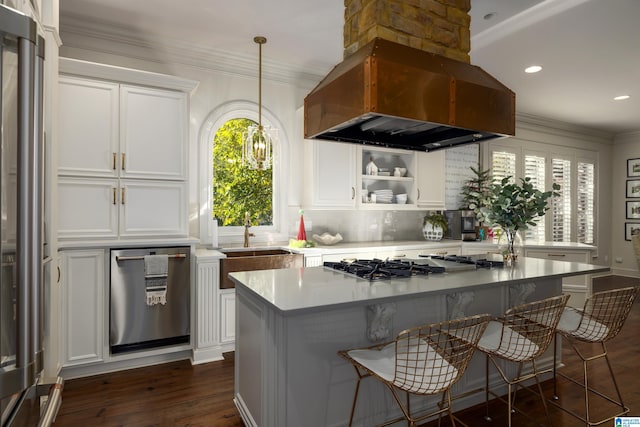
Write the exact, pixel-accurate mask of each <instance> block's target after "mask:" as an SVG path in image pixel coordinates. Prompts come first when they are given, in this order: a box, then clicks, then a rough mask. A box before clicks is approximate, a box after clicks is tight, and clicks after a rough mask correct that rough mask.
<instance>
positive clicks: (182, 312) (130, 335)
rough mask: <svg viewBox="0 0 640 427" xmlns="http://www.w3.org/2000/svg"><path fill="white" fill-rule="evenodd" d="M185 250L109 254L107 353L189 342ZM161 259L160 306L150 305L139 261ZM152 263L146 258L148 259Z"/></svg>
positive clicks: (186, 259)
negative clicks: (161, 297) (163, 271)
mask: <svg viewBox="0 0 640 427" xmlns="http://www.w3.org/2000/svg"><path fill="white" fill-rule="evenodd" d="M189 253H190V249H189V248H188V247H171V248H145V249H119V250H112V251H111V291H110V294H111V297H110V305H111V309H110V328H109V344H110V347H111V353H121V352H125V351H134V350H141V349H146V348H152V347H159V346H165V345H174V344H181V343H188V342H189V336H190V323H191V322H190V317H191V316H190V295H191V292H190V288H191V287H190V271H191V269H190V259H189ZM147 255H158V257H155V258H160V259H161V260H162V258H163V257H162V255H166V259H165V262H166V265H165V268H166V274H165V280H166V283H164V285H165V286H164V287H165V288H166V296H165V297H164V298H163V301H164V304H161V303H153V304H150V303H149V300H148V296H147V295H148V293H149V287H148V283H149V281H148V280H147V279H148V277H149V276H146V273H145V263H146V262H147V261H145V256H147ZM150 258H152V257H147V258H146V259H150Z"/></svg>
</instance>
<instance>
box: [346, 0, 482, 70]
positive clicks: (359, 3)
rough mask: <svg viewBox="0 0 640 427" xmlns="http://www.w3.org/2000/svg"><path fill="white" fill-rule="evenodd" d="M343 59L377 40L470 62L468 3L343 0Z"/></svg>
mask: <svg viewBox="0 0 640 427" xmlns="http://www.w3.org/2000/svg"><path fill="white" fill-rule="evenodd" d="M344 5H345V10H344V15H345V16H344V18H345V25H344V57H345V58H346V57H347V56H349V55H350V54H352V53H353V52H355V51H356V50H358V49H359V48H360V47H362V46H364V45H365V44H367V43H368V42H370V41H371V40H373V39H374V38H376V37H380V38H382V39H385V40H390V41H393V42H396V43H400V44H403V45H406V46H411V47H413V48H417V49H421V50H424V51H427V52H431V53H435V54H438V55H442V56H446V57H448V58H451V59H455V60H457V61H462V62H467V63H469V62H470V59H469V48H470V43H469V39H470V34H469V25H470V22H471V17H470V16H469V10H470V9H471V3H470V0H344Z"/></svg>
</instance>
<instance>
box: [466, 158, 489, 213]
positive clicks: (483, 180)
mask: <svg viewBox="0 0 640 427" xmlns="http://www.w3.org/2000/svg"><path fill="white" fill-rule="evenodd" d="M470 169H471V171H472V172H473V176H472V177H471V178H469V179H468V180H467V181H465V183H464V185H463V187H462V206H460V209H464V210H470V211H473V212H475V214H476V216H477V217H478V218H477V219H478V221H480V220H481V219H482V218H481V217H480V216H479V215H478V212H479V210H480V208H481V207H482V203H483V200H484V199H485V198H486V197H487V194H488V192H489V186H490V185H491V175H490V172H491V171H490V170H489V169H486V170H482V169H480V165H478V168H477V169H476V168H474V167H473V166H471V167H470Z"/></svg>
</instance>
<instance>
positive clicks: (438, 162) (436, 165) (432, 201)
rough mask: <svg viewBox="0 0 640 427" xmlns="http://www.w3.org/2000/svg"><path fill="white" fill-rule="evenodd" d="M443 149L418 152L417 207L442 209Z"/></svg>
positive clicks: (443, 192) (443, 186)
mask: <svg viewBox="0 0 640 427" xmlns="http://www.w3.org/2000/svg"><path fill="white" fill-rule="evenodd" d="M444 165H445V154H444V150H438V151H432V152H430V153H418V171H417V178H418V207H420V208H426V209H444V202H445V191H444V190H445V182H444V181H445V170H444V169H445V167H444Z"/></svg>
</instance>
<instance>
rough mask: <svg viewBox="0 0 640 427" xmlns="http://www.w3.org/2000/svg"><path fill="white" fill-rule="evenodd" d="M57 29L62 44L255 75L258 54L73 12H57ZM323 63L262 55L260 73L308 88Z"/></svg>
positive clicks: (323, 68)
mask: <svg viewBox="0 0 640 427" xmlns="http://www.w3.org/2000/svg"><path fill="white" fill-rule="evenodd" d="M60 33H61V35H62V40H63V42H64V43H63V44H64V45H65V46H68V47H70V48H78V49H84V50H91V51H94V52H101V53H106V54H111V55H118V56H125V57H130V58H134V59H140V60H144V61H149V62H155V63H163V64H164V63H166V62H167V61H169V62H171V63H176V64H182V65H187V66H191V67H196V68H202V69H207V70H214V71H218V72H222V73H229V74H234V75H244V76H248V77H257V76H258V58H257V57H256V56H253V55H246V54H239V53H237V52H229V51H225V50H222V49H212V48H204V47H201V46H197V45H194V44H191V43H184V42H180V41H178V40H167V39H164V40H163V41H162V42H159V41H154V40H146V39H143V38H141V37H140V36H139V34H136V33H133V32H132V31H131V30H130V29H129V28H127V27H121V26H114V25H111V24H107V23H105V22H103V21H99V20H87V19H86V18H83V19H79V17H76V16H74V15H73V14H70V15H64V16H61V23H60ZM326 68H327V67H326V66H323V65H317V64H316V65H311V66H310V67H302V66H299V65H295V64H282V63H279V62H275V61H269V60H264V59H263V67H262V77H263V78H264V79H267V80H272V81H277V82H282V83H287V84H292V83H293V84H295V85H296V86H299V87H301V88H306V89H310V88H313V87H315V85H316V84H317V83H318V82H319V81H320V80H321V79H322V78H323V77H324V76H325V75H326V73H327V72H328V70H327V69H326Z"/></svg>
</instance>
